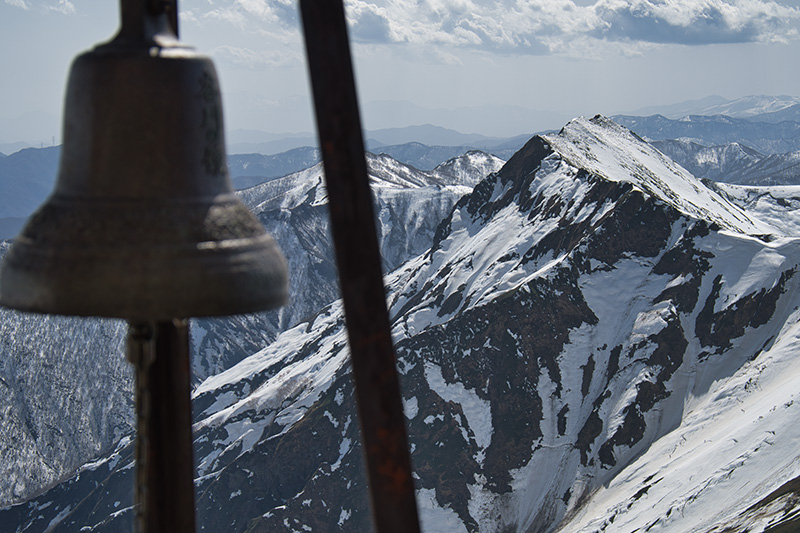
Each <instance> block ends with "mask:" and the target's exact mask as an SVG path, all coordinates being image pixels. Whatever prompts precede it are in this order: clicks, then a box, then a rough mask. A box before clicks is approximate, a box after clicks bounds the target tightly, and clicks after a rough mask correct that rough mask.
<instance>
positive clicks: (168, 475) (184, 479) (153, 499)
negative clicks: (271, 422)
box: [128, 319, 195, 533]
mask: <svg viewBox="0 0 800 533" xmlns="http://www.w3.org/2000/svg"><path fill="white" fill-rule="evenodd" d="M129 327H130V329H129V332H128V359H129V360H130V362H131V363H132V364H133V366H134V368H135V374H136V375H135V387H136V417H137V429H136V487H135V504H136V519H135V521H136V531H139V532H141V533H144V532H146V533H189V532H193V531H194V530H195V511H194V471H195V469H194V458H193V453H192V412H191V400H190V382H189V322H188V320H185V319H175V320H172V321H163V322H162V321H158V322H131V323H130V326H129Z"/></svg>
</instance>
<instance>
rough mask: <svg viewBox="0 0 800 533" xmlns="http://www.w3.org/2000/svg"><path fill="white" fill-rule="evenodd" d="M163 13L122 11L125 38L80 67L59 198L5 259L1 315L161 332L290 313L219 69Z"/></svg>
mask: <svg viewBox="0 0 800 533" xmlns="http://www.w3.org/2000/svg"><path fill="white" fill-rule="evenodd" d="M153 4H157V2H149V1H147V0H139V1H128V2H126V1H125V0H123V2H122V26H121V29H120V32H119V34H118V35H117V36H116V37H115V38H114V39H112V40H111V41H110V42H108V43H105V44H102V45H100V46H98V47H96V48H95V49H93V50H91V51H89V52H87V53H84V54H82V55H80V56H79V57H78V58H77V59H76V60H75V61H74V63H73V65H72V69H71V72H70V77H69V83H68V88H67V96H66V111H65V117H64V129H63V139H64V144H63V148H62V153H61V161H60V168H59V173H58V179H57V182H56V186H55V190H54V191H53V193H52V195H51V196H50V197H49V199H48V200H47V201H46V202H45V203H44V204H43V205H42V206H41V207H40V208H39V210H38V211H37V212H36V213H34V214H33V216H32V217H31V218H30V220H28V222H27V225H26V226H25V227H24V229H23V230H22V232H21V234H20V235H19V236H18V237H17V238H16V239H15V241H14V243H13V245H12V247H11V249H10V250H9V251H8V253H7V254H6V257H5V261H4V263H3V264H2V267H0V305H3V306H6V307H11V308H15V309H19V310H24V311H35V312H42V313H55V314H63V315H79V316H105V317H119V318H127V319H132V320H162V319H163V320H165V319H170V318H173V317H190V316H218V315H230V314H238V313H248V312H254V311H259V310H263V309H267V308H270V307H275V306H278V305H281V304H283V303H284V302H285V301H286V298H287V285H288V283H287V278H288V275H287V267H286V260H285V259H284V257H283V255H282V254H281V252H280V250H279V249H278V246H277V245H276V244H275V241H274V240H273V239H272V237H271V236H270V235H269V234H267V233H266V232H265V230H264V228H263V227H262V225H261V224H260V223H259V221H258V219H257V218H256V217H255V216H254V215H253V214H252V213H251V212H250V211H249V210H248V209H247V208H246V207H245V206H244V204H242V203H241V202H240V201H239V200H238V199H237V197H236V196H235V194H234V192H233V187H232V185H231V182H230V178H229V176H228V171H227V167H226V154H225V144H224V137H223V124H222V106H221V100H220V91H219V86H218V82H217V75H216V72H215V69H214V65H213V63H212V62H211V60H210V59H209V58H208V57H205V56H202V55H200V54H198V53H196V52H195V51H194V50H193V49H192V48H189V47H187V46H185V45H182V44H180V43H179V42H178V41H177V37H176V35H177V23H176V19H173V20H172V21H171V20H170V13H168V12H161V13H157V12H154V11H153V9H152V7H150V6H151V5H153ZM172 15H173V16H174V13H172Z"/></svg>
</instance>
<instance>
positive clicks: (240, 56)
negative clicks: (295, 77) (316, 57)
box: [211, 46, 303, 70]
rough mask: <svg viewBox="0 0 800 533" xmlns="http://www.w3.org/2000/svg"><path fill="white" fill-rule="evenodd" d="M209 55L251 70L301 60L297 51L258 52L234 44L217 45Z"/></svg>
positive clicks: (294, 63) (294, 62) (295, 62)
mask: <svg viewBox="0 0 800 533" xmlns="http://www.w3.org/2000/svg"><path fill="white" fill-rule="evenodd" d="M211 55H212V56H213V57H214V58H215V59H217V60H219V61H221V62H226V63H230V64H233V65H237V66H240V67H245V68H247V69H252V70H260V69H262V68H265V67H281V66H288V65H297V64H299V63H300V62H302V61H303V57H302V55H301V54H300V53H299V52H297V53H283V52H277V51H272V50H269V51H261V52H258V51H255V50H251V49H250V48H240V47H235V46H219V47H217V48H215V49H214V50H213V51H212V52H211Z"/></svg>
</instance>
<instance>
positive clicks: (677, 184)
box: [544, 115, 776, 235]
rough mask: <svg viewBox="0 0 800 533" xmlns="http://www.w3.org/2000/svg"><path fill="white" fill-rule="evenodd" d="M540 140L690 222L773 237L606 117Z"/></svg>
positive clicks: (570, 160)
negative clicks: (686, 217)
mask: <svg viewBox="0 0 800 533" xmlns="http://www.w3.org/2000/svg"><path fill="white" fill-rule="evenodd" d="M544 138H545V140H546V141H547V142H548V143H549V144H550V146H552V147H553V149H554V150H556V151H557V152H558V153H559V154H560V155H561V156H562V157H563V158H564V160H566V161H567V162H568V163H570V164H571V165H573V166H575V167H577V168H582V169H584V170H587V171H589V172H590V173H592V174H595V175H598V176H601V177H603V178H605V179H607V180H610V181H615V182H627V183H630V184H631V185H633V186H634V187H635V188H638V189H640V190H642V191H645V192H647V193H649V194H650V195H653V196H655V197H656V198H658V199H660V200H662V201H664V202H666V203H668V204H670V205H672V206H673V207H675V208H676V209H678V210H679V211H680V212H681V213H684V214H686V215H689V216H690V217H693V218H700V219H705V220H708V221H709V222H715V223H717V224H719V225H720V226H721V227H723V228H726V229H729V230H733V231H737V232H739V233H747V234H756V235H758V234H769V233H775V232H776V229H775V228H773V227H772V226H770V225H769V224H766V223H765V222H762V221H760V220H758V219H756V218H753V217H752V216H750V215H748V214H747V213H745V212H744V210H742V209H741V208H740V207H739V206H737V205H735V204H733V203H731V202H730V201H728V200H727V199H726V198H725V197H723V196H721V195H719V194H717V193H716V192H714V191H713V190H711V189H709V188H708V187H706V186H705V185H704V184H703V183H702V182H701V181H699V180H698V179H697V178H695V177H694V176H692V175H691V174H690V173H689V172H688V171H686V170H685V169H684V168H683V167H681V166H680V165H678V164H677V163H675V162H674V161H672V160H671V159H670V158H668V157H667V156H665V155H664V154H662V153H661V152H659V151H658V150H656V149H655V148H653V147H652V146H650V145H649V144H648V143H646V142H644V140H642V139H641V138H640V137H639V136H637V135H636V134H635V133H633V132H631V131H630V130H628V129H627V128H625V127H623V126H620V125H618V124H616V123H615V122H613V121H612V120H610V119H608V118H606V117H603V116H600V115H597V116H595V117H593V118H591V119H586V118H584V117H579V118H576V119H574V120H572V121H571V122H569V123H568V124H567V125H566V126H564V128H562V129H561V131H559V132H558V134H556V135H548V136H545V137H544Z"/></svg>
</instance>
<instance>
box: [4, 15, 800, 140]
mask: <svg viewBox="0 0 800 533" xmlns="http://www.w3.org/2000/svg"><path fill="white" fill-rule="evenodd" d="M798 2H800V0H791V1H789V0H781V1H772V0H634V1H625V0H599V1H593V0H348V1H347V3H346V6H347V13H348V18H349V21H350V25H351V39H352V40H353V47H354V54H355V66H356V75H357V79H358V86H359V96H360V100H361V104H362V118H363V120H364V123H365V124H364V125H365V127H366V128H369V129H377V128H383V127H396V126H406V125H412V124H421V123H425V122H431V123H436V124H439V125H442V126H446V127H451V128H455V129H458V130H460V131H463V132H466V133H473V132H474V133H485V134H490V135H513V134H518V133H530V132H534V131H539V130H542V129H545V128H551V127H557V126H559V125H561V124H562V123H563V122H565V121H566V120H567V119H568V118H570V117H572V116H577V115H594V114H596V113H603V114H613V113H618V112H630V111H635V110H636V109H638V108H641V107H645V106H651V105H665V104H671V103H677V102H681V101H683V100H689V99H696V98H702V97H705V96H708V95H711V94H719V95H722V96H724V97H726V98H737V97H740V96H746V95H751V94H772V95H780V94H789V95H800V68H797V65H798V60H800V32H798V30H800V9H798ZM179 5H180V9H181V38H182V40H183V41H185V42H187V43H189V44H192V45H195V46H196V47H197V48H198V49H199V50H200V51H202V52H205V53H207V54H209V55H210V56H211V57H212V58H214V60H215V63H216V65H217V69H218V71H219V74H220V80H221V84H222V89H223V94H224V104H225V115H226V123H227V128H228V129H229V130H231V129H239V128H243V129H258V130H263V131H267V132H276V133H280V132H301V131H312V129H313V123H312V118H311V106H310V100H309V96H308V80H307V74H306V70H305V63H304V49H303V45H302V38H301V31H300V25H299V17H298V11H297V2H296V1H295V0H180V4H179ZM117 27H118V3H117V2H114V1H112V0H0V50H2V55H1V56H0V57H1V58H2V59H0V141H5V142H10V141H17V140H28V141H34V142H40V141H45V140H50V139H52V138H55V140H56V142H60V139H59V136H60V131H59V130H60V125H58V123H59V122H60V113H61V106H62V101H63V93H64V85H65V81H66V76H67V72H68V69H69V62H70V61H71V59H72V58H73V57H74V56H75V55H76V54H77V53H79V52H81V51H83V50H86V49H88V48H90V47H91V46H92V45H94V44H96V43H98V42H101V41H104V40H107V39H108V38H109V37H111V36H112V35H113V34H114V33H115V31H116V29H117Z"/></svg>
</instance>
